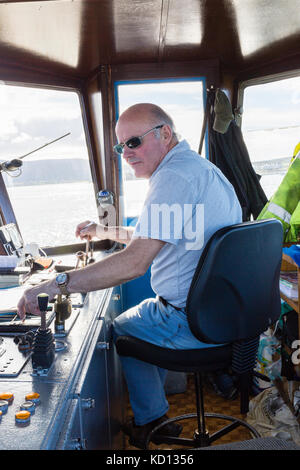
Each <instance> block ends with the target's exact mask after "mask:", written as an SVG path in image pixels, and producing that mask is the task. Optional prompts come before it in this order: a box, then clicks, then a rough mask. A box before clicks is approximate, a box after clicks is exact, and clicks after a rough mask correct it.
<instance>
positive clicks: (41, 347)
mask: <svg viewBox="0 0 300 470" xmlns="http://www.w3.org/2000/svg"><path fill="white" fill-rule="evenodd" d="M37 299H38V305H39V310H40V312H41V326H40V327H39V329H38V330H37V332H36V333H35V336H34V340H33V345H32V349H33V353H32V356H31V359H32V365H33V368H34V369H36V368H38V367H39V368H42V369H48V368H49V367H50V366H51V364H52V362H53V360H54V356H55V343H54V336H53V333H52V331H51V330H50V328H47V324H46V311H47V307H48V301H49V296H48V295H47V294H39V295H38V296H37Z"/></svg>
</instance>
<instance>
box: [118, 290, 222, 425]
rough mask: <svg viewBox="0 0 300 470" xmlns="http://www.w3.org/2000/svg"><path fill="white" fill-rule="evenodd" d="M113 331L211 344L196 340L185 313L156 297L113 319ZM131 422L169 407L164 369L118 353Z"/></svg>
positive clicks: (166, 343) (177, 345) (163, 342)
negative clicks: (127, 393) (129, 406)
mask: <svg viewBox="0 0 300 470" xmlns="http://www.w3.org/2000/svg"><path fill="white" fill-rule="evenodd" d="M113 334H114V338H115V339H116V338H117V337H118V336H123V335H129V336H134V337H136V338H139V339H141V340H144V341H148V342H149V343H152V344H155V345H157V346H161V347H165V348H171V349H200V348H209V347H215V345H213V344H206V343H202V342H201V341H199V340H198V339H197V338H196V337H195V336H194V335H193V334H192V332H191V330H190V328H189V325H188V321H187V317H186V314H185V313H184V312H183V311H178V310H175V309H174V308H173V307H171V306H170V305H168V306H167V307H166V306H164V305H163V304H162V303H161V302H160V301H159V300H158V298H155V299H147V300H144V301H143V302H141V303H140V304H139V305H137V306H136V307H133V308H131V309H129V310H127V311H126V312H124V313H122V314H121V315H119V317H117V318H116V319H115V320H114V322H113ZM120 359H121V363H122V367H123V371H124V374H125V378H126V382H127V387H128V392H129V399H130V404H131V407H132V410H133V413H134V419H135V423H136V424H137V425H138V426H142V425H144V424H146V423H149V422H150V421H153V420H155V419H157V418H160V417H161V416H163V415H164V414H165V413H166V412H167V411H168V409H169V404H168V401H167V399H166V395H165V391H164V383H165V379H166V375H167V370H165V369H162V368H160V367H157V366H155V365H152V364H148V363H146V362H143V361H140V360H138V359H135V358H133V357H127V356H120Z"/></svg>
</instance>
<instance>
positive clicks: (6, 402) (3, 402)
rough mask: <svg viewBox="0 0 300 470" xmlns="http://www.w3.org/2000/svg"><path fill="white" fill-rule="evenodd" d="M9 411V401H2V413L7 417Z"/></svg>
mask: <svg viewBox="0 0 300 470" xmlns="http://www.w3.org/2000/svg"><path fill="white" fill-rule="evenodd" d="M7 410H8V401H6V400H0V411H2V413H3V414H4V415H5V413H6V412H7Z"/></svg>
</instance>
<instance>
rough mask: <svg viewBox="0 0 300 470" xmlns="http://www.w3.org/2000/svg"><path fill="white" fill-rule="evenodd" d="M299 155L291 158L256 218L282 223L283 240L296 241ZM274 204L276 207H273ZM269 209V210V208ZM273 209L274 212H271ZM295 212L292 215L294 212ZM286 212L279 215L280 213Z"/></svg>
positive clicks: (299, 177) (298, 211)
mask: <svg viewBox="0 0 300 470" xmlns="http://www.w3.org/2000/svg"><path fill="white" fill-rule="evenodd" d="M299 201H300V155H298V156H297V158H295V159H293V161H292V163H291V165H290V167H289V169H288V171H287V173H286V175H285V176H284V178H283V180H282V182H281V184H280V185H279V187H278V189H277V191H276V192H275V194H274V195H273V196H272V197H271V199H270V200H269V201H268V202H267V204H266V205H265V207H264V208H263V210H262V211H261V213H260V214H259V215H258V217H257V220H260V219H270V218H276V219H278V220H280V222H281V223H282V225H283V232H284V242H287V241H290V242H291V241H293V242H296V241H298V238H297V235H298V231H299V216H300V206H299ZM275 206H276V207H275ZM269 209H271V210H269ZM272 210H274V212H272ZM295 211H296V214H295V216H294V212H295ZM284 212H285V213H286V217H285V216H281V213H284Z"/></svg>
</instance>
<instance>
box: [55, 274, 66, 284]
mask: <svg viewBox="0 0 300 470" xmlns="http://www.w3.org/2000/svg"><path fill="white" fill-rule="evenodd" d="M67 280H68V276H67V274H66V273H60V274H58V275H57V276H56V282H57V284H64V283H65V282H67Z"/></svg>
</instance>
